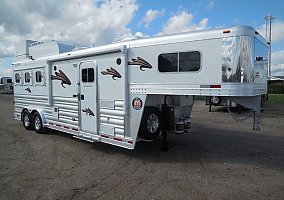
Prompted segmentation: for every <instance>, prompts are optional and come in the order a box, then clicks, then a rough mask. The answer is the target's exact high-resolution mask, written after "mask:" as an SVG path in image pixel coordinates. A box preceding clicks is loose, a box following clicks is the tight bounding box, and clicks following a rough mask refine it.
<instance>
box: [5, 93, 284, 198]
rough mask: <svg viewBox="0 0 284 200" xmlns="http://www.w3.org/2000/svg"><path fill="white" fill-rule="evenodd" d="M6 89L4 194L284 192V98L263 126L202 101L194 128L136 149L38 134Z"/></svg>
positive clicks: (243, 194) (240, 194) (268, 110)
mask: <svg viewBox="0 0 284 200" xmlns="http://www.w3.org/2000/svg"><path fill="white" fill-rule="evenodd" d="M12 102H13V96H12V95H0V115H1V121H2V123H1V129H0V134H1V140H0V143H1V145H0V169H1V170H0V183H1V185H0V199H5V200H7V199H119V198H120V199H226V200H227V199H258V200H259V199H265V200H267V199H279V200H280V199H281V200H283V199H284V133H283V130H284V105H283V104H269V105H267V106H266V108H265V112H264V113H263V123H262V131H260V132H256V131H252V130H251V129H252V119H249V120H248V121H246V122H244V123H238V122H235V121H233V120H232V119H231V118H230V117H229V115H228V113H226V112H224V109H223V108H222V107H218V108H217V107H213V112H211V113H209V112H208V107H206V106H204V105H205V103H204V101H197V102H196V103H195V105H194V109H193V112H192V130H191V133H190V134H183V135H169V136H168V139H169V147H170V151H168V152H161V151H159V149H160V142H161V139H160V138H159V139H158V140H157V141H155V142H139V143H138V144H137V145H136V148H135V150H126V149H122V148H119V147H115V146H111V145H108V144H103V143H88V142H84V141H81V140H78V139H73V138H72V137H71V136H70V135H67V134H63V133H60V132H57V131H50V132H49V133H48V134H44V135H40V134H36V133H35V132H30V131H27V130H25V129H24V127H23V126H22V124H21V122H20V121H17V120H14V119H13V103H12Z"/></svg>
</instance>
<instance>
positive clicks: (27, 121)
mask: <svg viewBox="0 0 284 200" xmlns="http://www.w3.org/2000/svg"><path fill="white" fill-rule="evenodd" d="M22 122H23V125H24V127H25V129H27V130H32V129H33V123H32V116H31V114H30V113H29V111H27V110H24V111H23V112H22Z"/></svg>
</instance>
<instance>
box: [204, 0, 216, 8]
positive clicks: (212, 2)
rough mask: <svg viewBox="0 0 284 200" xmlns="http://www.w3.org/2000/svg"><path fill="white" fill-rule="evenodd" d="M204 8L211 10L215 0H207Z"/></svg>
mask: <svg viewBox="0 0 284 200" xmlns="http://www.w3.org/2000/svg"><path fill="white" fill-rule="evenodd" d="M206 8H207V9H208V10H213V9H214V8H215V1H214V0H207V5H206Z"/></svg>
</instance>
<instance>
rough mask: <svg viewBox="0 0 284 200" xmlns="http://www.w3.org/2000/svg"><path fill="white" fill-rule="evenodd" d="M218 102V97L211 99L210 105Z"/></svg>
mask: <svg viewBox="0 0 284 200" xmlns="http://www.w3.org/2000/svg"><path fill="white" fill-rule="evenodd" d="M218 101H219V97H215V96H214V97H211V102H212V103H218Z"/></svg>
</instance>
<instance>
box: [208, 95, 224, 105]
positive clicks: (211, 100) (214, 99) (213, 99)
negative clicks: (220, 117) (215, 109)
mask: <svg viewBox="0 0 284 200" xmlns="http://www.w3.org/2000/svg"><path fill="white" fill-rule="evenodd" d="M221 101H222V98H221V97H217V96H211V97H210V98H209V103H210V104H212V105H214V106H218V105H219V104H220V103H221Z"/></svg>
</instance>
